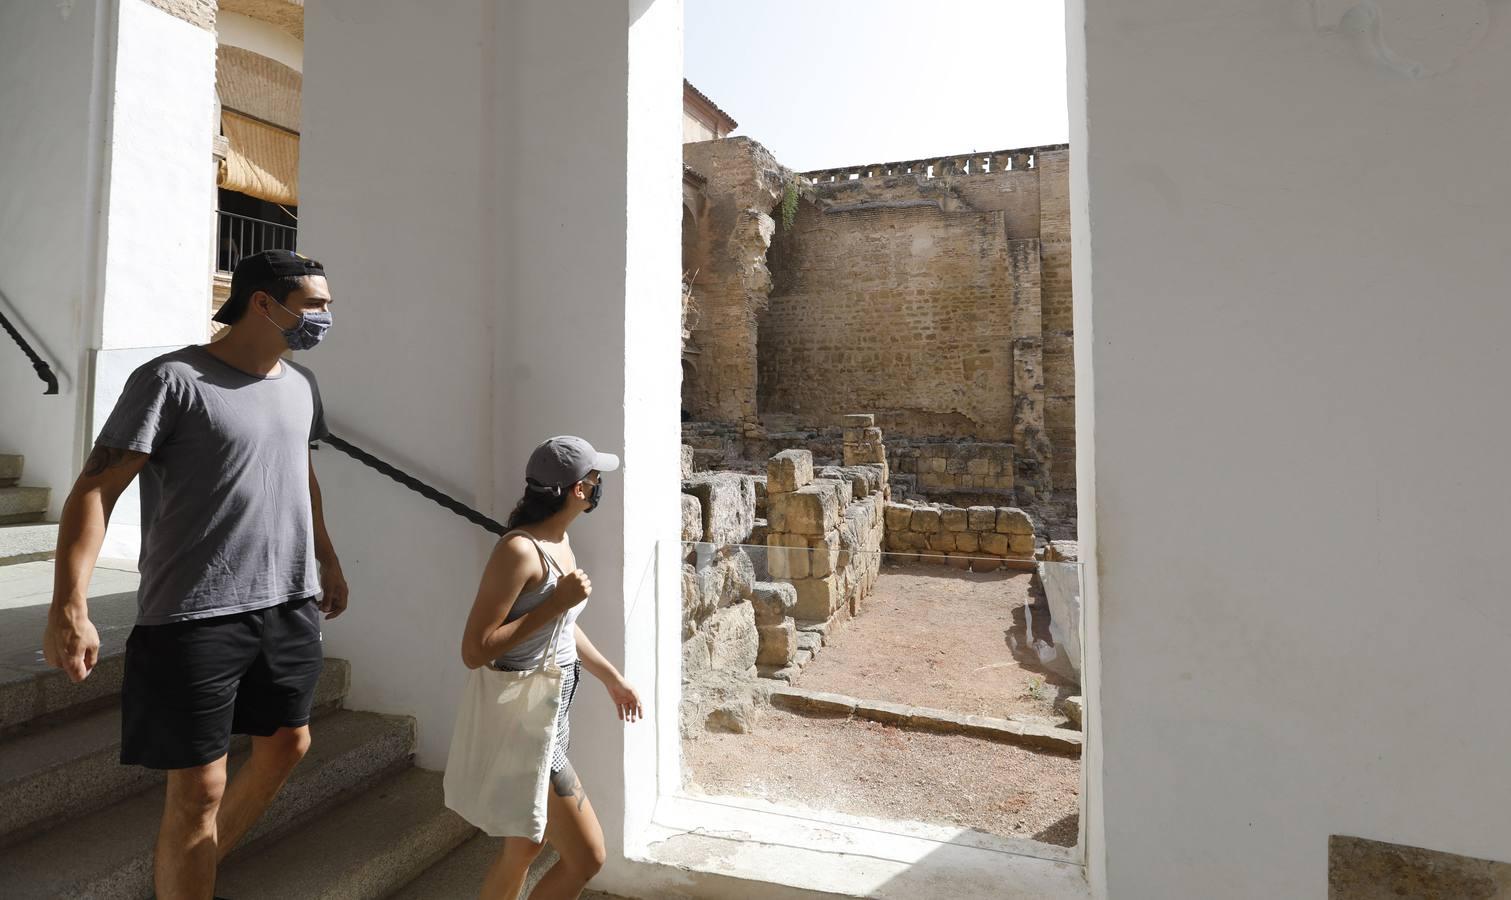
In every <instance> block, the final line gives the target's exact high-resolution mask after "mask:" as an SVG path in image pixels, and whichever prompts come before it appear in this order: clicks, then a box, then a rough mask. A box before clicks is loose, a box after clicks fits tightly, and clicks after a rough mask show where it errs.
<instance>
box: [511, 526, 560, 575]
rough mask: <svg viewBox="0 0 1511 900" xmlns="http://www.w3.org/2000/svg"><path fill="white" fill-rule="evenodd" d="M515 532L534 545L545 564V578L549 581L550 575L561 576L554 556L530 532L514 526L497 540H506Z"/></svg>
mask: <svg viewBox="0 0 1511 900" xmlns="http://www.w3.org/2000/svg"><path fill="white" fill-rule="evenodd" d="M516 534H522V535H524V536H525V539H526V540H528V541H529V542H530V543H532V544H534V545H535V551H536V552H537V553H539V554H540V558H541V561H542V562H544V563H545V564H546V580H548V581H549V580H550V579H551V576H553V575H555V576H556V577H558V578H560V577H561V575H562V571H561V566H560V565H559V564H558V563H557V562H556V559H555V557H553V556H552V555H551V554H549V553H547V552H546V547H545V545H544V544H542V543H541V542H540V539H538V538H537V537H536V536H535V535H533V534H531V533H530V532H528V531H525V530H524V529H523V528H516V529H514V530H513V531H511V532H509V533H507V534H505V535H504V536H503V537H501V538H499V540H501V541H506V540H508V539H509V538H511V537H513V536H514V535H516Z"/></svg>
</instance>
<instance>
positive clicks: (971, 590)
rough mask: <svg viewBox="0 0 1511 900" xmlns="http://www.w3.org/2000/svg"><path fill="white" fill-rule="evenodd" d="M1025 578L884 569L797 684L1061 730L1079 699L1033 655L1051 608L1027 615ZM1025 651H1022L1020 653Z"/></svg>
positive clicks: (1072, 686) (909, 567) (1022, 574)
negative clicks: (1062, 707)
mask: <svg viewBox="0 0 1511 900" xmlns="http://www.w3.org/2000/svg"><path fill="white" fill-rule="evenodd" d="M1030 582H1031V576H1030V575H1029V574H1028V573H1027V572H987V573H980V574H977V573H972V572H957V571H955V570H954V569H941V568H939V567H938V566H923V565H890V564H889V565H884V566H883V567H882V572H881V577H880V578H879V579H877V582H876V589H875V590H874V591H873V592H872V594H871V596H870V597H869V598H868V599H867V600H866V601H865V603H864V604H863V605H862V607H861V612H860V615H859V616H857V617H855V618H854V619H851V620H850V621H848V622H845V623H844V624H842V625H840V626H839V627H838V628H837V629H836V630H835V631H834V632H833V633H832V634H831V635H830V641H829V646H827V647H825V648H824V649H823V651H822V652H820V653H819V655H818V657H817V658H816V659H814V660H813V662H811V663H809V664H808V667H807V668H806V669H804V670H803V674H802V675H801V676H799V677H798V679H797V681H796V682H794V683H795V684H796V685H798V686H799V687H805V688H808V689H810V690H815V691H829V692H832V693H835V694H846V695H848V696H851V697H860V698H862V699H865V700H890V701H892V702H894V703H906V704H908V705H910V706H927V707H931V708H933V709H945V710H949V711H951V712H957V713H967V714H971V715H978V716H997V717H1000V718H1007V717H1017V718H1021V719H1028V720H1032V721H1037V722H1042V723H1044V724H1048V725H1065V724H1066V721H1067V720H1066V718H1065V716H1064V714H1062V713H1061V712H1059V711H1058V710H1057V709H1056V703H1057V702H1058V701H1059V700H1063V699H1064V698H1066V697H1070V696H1074V695H1075V694H1078V693H1080V690H1079V688H1077V687H1076V685H1075V684H1074V683H1073V682H1071V681H1069V680H1066V679H1063V678H1060V677H1058V676H1056V675H1055V674H1054V673H1052V672H1050V671H1048V670H1047V669H1045V668H1044V667H1043V666H1041V665H1040V664H1039V662H1038V659H1037V657H1036V656H1035V655H1034V654H1033V653H1032V651H1030V650H1027V649H1026V648H1027V647H1028V644H1029V643H1030V642H1029V641H1028V640H1027V635H1028V630H1029V620H1030V618H1032V624H1033V631H1034V632H1035V637H1037V638H1038V639H1040V640H1044V641H1048V640H1049V610H1048V607H1047V606H1044V605H1042V600H1041V601H1040V604H1041V605H1039V606H1036V607H1034V608H1033V609H1027V608H1025V603H1026V602H1027V601H1028V600H1029V584H1030ZM1015 646H1016V647H1017V648H1019V650H1018V652H1017V654H1016V655H1015V653H1014V647H1015Z"/></svg>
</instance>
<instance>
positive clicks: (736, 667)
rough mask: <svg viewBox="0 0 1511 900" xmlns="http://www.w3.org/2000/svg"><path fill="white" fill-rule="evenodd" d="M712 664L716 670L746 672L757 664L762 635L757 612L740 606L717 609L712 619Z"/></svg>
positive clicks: (710, 637)
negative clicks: (757, 627) (758, 625)
mask: <svg viewBox="0 0 1511 900" xmlns="http://www.w3.org/2000/svg"><path fill="white" fill-rule="evenodd" d="M708 633H709V639H710V640H709V656H710V660H709V661H710V664H711V665H712V666H713V668H714V669H715V670H716V671H721V672H734V673H744V672H747V671H749V670H750V669H752V668H753V667H754V666H755V664H756V653H757V651H758V650H759V649H760V636H759V634H758V633H757V631H756V624H755V609H754V607H752V606H751V605H750V604H749V603H739V604H736V605H734V606H726V607H725V608H723V609H720V610H717V611H715V612H714V614H713V615H712V616H711V617H710V618H709V620H708Z"/></svg>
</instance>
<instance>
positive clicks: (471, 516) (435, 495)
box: [320, 434, 509, 535]
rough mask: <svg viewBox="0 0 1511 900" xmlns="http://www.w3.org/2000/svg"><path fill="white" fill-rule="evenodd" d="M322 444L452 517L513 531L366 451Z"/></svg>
mask: <svg viewBox="0 0 1511 900" xmlns="http://www.w3.org/2000/svg"><path fill="white" fill-rule="evenodd" d="M320 443H322V444H326V445H328V446H330V447H332V448H334V449H336V450H340V451H341V452H342V453H345V454H346V455H347V456H350V457H351V458H352V459H355V460H356V461H357V462H359V463H361V464H362V465H364V466H367V467H368V468H369V469H372V470H374V471H376V472H378V473H380V474H383V475H387V476H388V477H389V478H392V479H393V480H394V481H397V482H398V483H399V484H401V485H403V486H404V487H407V488H409V489H410V490H411V491H414V492H415V493H416V494H419V495H420V496H421V497H424V498H425V499H427V500H429V501H431V502H432V503H435V504H437V505H438V506H440V507H442V508H444V509H446V510H447V511H449V512H451V513H454V514H455V515H458V516H461V517H462V518H464V519H466V520H467V521H469V522H471V523H472V524H474V525H476V526H478V527H479V528H482V529H485V530H487V531H491V532H493V533H494V534H497V535H503V534H506V533H508V531H509V529H508V527H506V526H505V525H504V524H503V523H502V522H499V521H497V520H496V519H492V518H489V517H488V516H485V515H483V514H482V513H480V512H478V511H477V510H475V509H473V508H472V507H470V506H468V505H467V504H465V503H463V502H462V501H460V500H458V499H456V498H455V497H452V496H450V495H449V494H444V493H442V492H441V491H438V490H436V489H435V488H433V487H431V486H430V485H428V484H426V483H425V482H423V481H421V480H420V479H418V478H416V477H414V476H413V475H411V474H409V473H408V472H405V471H404V470H403V469H400V468H399V467H398V466H395V465H392V464H391V463H386V462H384V461H383V460H381V459H379V458H377V457H376V456H373V455H372V454H371V453H368V452H367V451H366V450H363V449H362V448H361V447H358V446H356V445H354V444H352V443H350V442H348V441H345V440H342V439H341V438H339V437H337V436H335V435H334V434H327V435H326V436H325V437H323V438H321V439H320Z"/></svg>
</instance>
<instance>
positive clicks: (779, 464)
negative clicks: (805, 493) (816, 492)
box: [766, 450, 813, 496]
mask: <svg viewBox="0 0 1511 900" xmlns="http://www.w3.org/2000/svg"><path fill="white" fill-rule="evenodd" d="M812 483H813V454H812V453H811V452H809V451H807V450H784V451H782V452H781V453H778V454H777V455H775V456H773V457H772V458H771V460H770V461H769V462H768V463H767V466H766V491H767V494H768V496H769V495H770V494H781V493H791V492H792V491H795V490H797V489H798V488H803V487H807V486H808V485H810V484H812Z"/></svg>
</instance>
